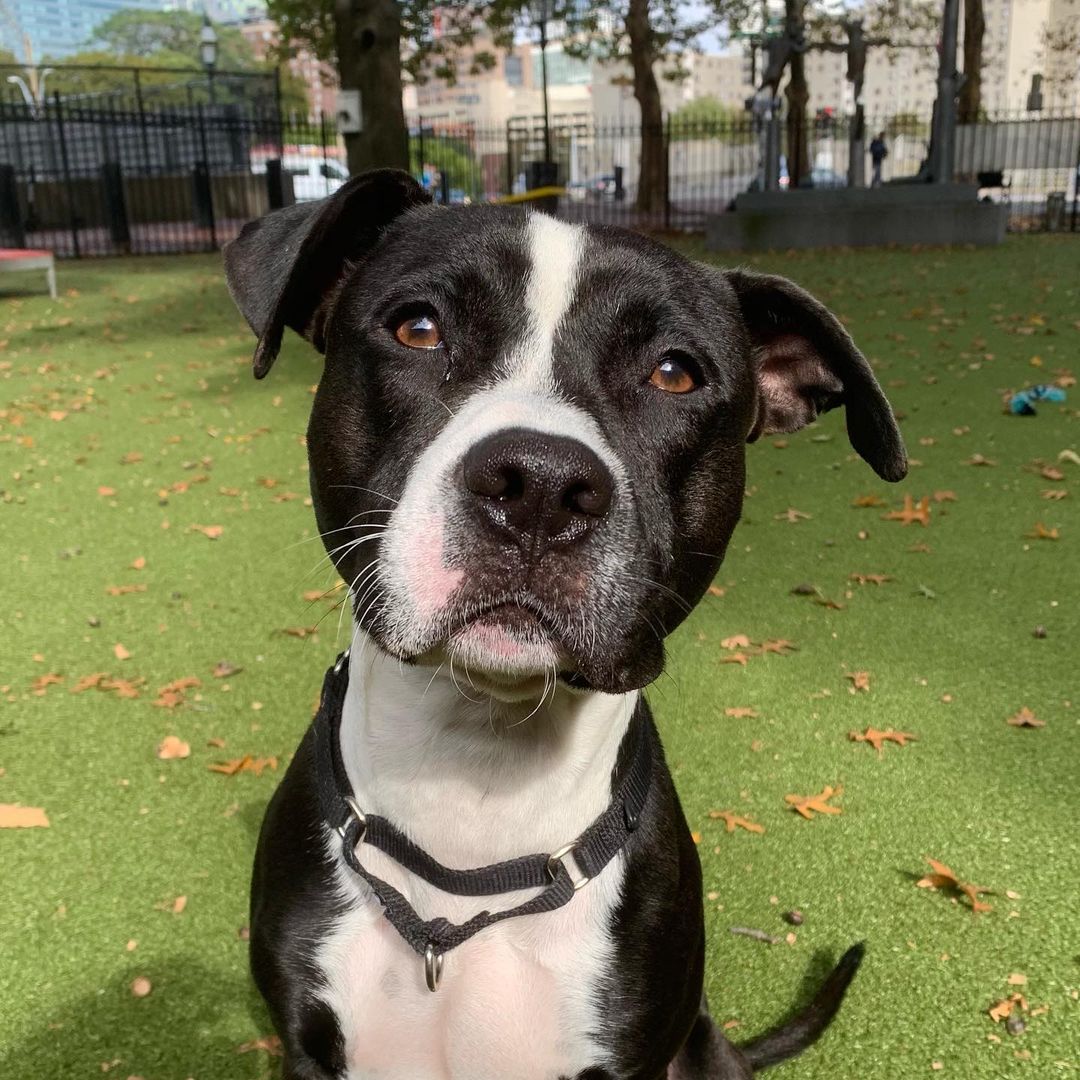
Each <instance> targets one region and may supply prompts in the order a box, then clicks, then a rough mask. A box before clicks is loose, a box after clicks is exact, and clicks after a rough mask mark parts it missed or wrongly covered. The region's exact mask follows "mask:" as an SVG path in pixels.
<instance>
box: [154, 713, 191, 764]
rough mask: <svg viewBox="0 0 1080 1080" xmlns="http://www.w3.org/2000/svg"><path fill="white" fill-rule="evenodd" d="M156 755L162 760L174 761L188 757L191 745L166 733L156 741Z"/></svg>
mask: <svg viewBox="0 0 1080 1080" xmlns="http://www.w3.org/2000/svg"><path fill="white" fill-rule="evenodd" d="M154 704H155V705H156V704H157V702H156V701H155V702H154ZM157 756H158V757H159V758H161V760H162V761H175V760H177V759H179V758H186V757H190V756H191V746H190V745H189V744H188V743H186V742H184V740H183V739H180V738H177V736H175V735H166V736H165V738H164V739H162V740H161V742H160V743H158V748H157Z"/></svg>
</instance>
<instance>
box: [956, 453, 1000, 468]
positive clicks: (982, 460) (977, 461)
mask: <svg viewBox="0 0 1080 1080" xmlns="http://www.w3.org/2000/svg"><path fill="white" fill-rule="evenodd" d="M964 464H965V465H982V466H983V467H985V468H991V469H992V468H993V467H994V466H995V465H996V464H997V462H996V461H991V460H990V459H989V458H988V457H983V456H982V454H972V455H971V457H969V458H968V459H967V461H965V462H964Z"/></svg>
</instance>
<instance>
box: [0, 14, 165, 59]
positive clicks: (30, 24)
mask: <svg viewBox="0 0 1080 1080" xmlns="http://www.w3.org/2000/svg"><path fill="white" fill-rule="evenodd" d="M131 8H141V9H142V10H144V11H162V10H164V9H165V0H3V5H2V7H0V47H3V48H5V49H9V50H10V51H11V52H13V53H14V54H15V55H16V57H18V59H19V60H20V61H24V62H26V63H34V62H37V61H39V60H40V59H41V58H42V57H43V56H48V57H50V58H56V59H60V58H62V57H64V56H70V55H71V54H72V53H74V52H78V51H79V50H80V49H85V48H86V47H87V45H88V44H89V42H90V41H91V39H92V38H93V36H94V30H95V28H96V27H98V26H99V25H100V24H101V23H103V22H104V21H105V20H106V19H107V18H109V16H110V15H115V14H116V13H117V12H118V11H125V10H128V9H131Z"/></svg>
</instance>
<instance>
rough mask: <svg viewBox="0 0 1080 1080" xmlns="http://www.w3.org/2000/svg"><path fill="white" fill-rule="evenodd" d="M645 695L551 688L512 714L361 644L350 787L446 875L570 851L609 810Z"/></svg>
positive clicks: (345, 746)
mask: <svg viewBox="0 0 1080 1080" xmlns="http://www.w3.org/2000/svg"><path fill="white" fill-rule="evenodd" d="M637 700H638V693H637V692H636V691H634V692H633V693H629V694H622V695H608V694H600V693H595V692H587V693H582V692H579V691H575V690H571V689H569V688H567V687H563V686H561V685H560V686H557V687H555V688H554V690H551V689H550V688H549V691H548V693H547V694H546V696H545V697H544V698H543V699H542V700H537V701H532V702H527V701H526V702H515V703H513V704H507V703H505V702H502V701H498V700H495V699H494V698H492V697H491V696H488V695H485V694H483V693H481V692H480V691H478V690H476V689H475V688H474V687H472V686H471V685H470V684H469V683H468V682H467V681H466V680H465V679H464V678H463V677H462V676H461V674H460V673H459V674H458V675H457V679H456V680H455V679H454V678H452V677H451V675H450V674H449V672H448V671H438V672H436V671H433V670H432V669H430V668H424V667H411V666H409V665H405V664H401V663H400V662H399V661H398V660H396V659H394V658H393V657H390V656H388V655H387V654H386V653H384V652H382V651H381V650H380V649H378V648H377V647H376V646H375V644H374V643H373V642H372V641H370V639H367V638H366V637H364V636H362V635H359V634H358V635H357V637H356V639H355V640H354V644H353V649H352V652H351V654H350V661H349V687H348V692H347V694H346V697H345V702H344V705H343V707H342V715H341V727H340V739H341V750H342V758H343V760H344V763H345V769H346V772H347V774H348V777H349V781H350V783H351V784H352V786H353V789H354V791H355V793H356V795H357V798H358V800H359V801H360V803H361V806H362V807H363V809H364V810H366V811H371V812H374V813H378V814H382V815H383V816H385V817H388V818H389V819H390V820H391V821H393V822H394V823H395V824H396V825H398V827H399V828H402V829H404V830H405V831H406V832H408V833H409V834H410V835H412V836H413V837H414V839H416V840H417V842H419V843H420V844H422V845H425V846H428V850H429V851H430V853H431V854H432V855H434V856H435V857H436V858H438V859H440V860H442V861H444V862H446V863H447V864H449V865H458V866H468V865H480V864H481V863H482V862H484V861H496V860H498V859H504V858H511V857H513V856H516V855H520V854H523V853H527V852H530V851H533V850H544V849H545V848H547V849H548V850H550V849H551V848H554V847H558V846H560V845H561V844H564V843H567V842H568V841H570V840H573V839H574V837H575V836H576V835H577V833H579V832H580V831H581V830H582V829H584V828H585V826H587V825H588V824H589V823H590V822H591V821H592V820H593V818H595V817H596V816H597V815H598V814H599V813H600V812H601V811H602V810H603V809H604V807H605V806H606V805H607V801H608V799H609V798H610V791H611V786H610V784H611V774H612V770H613V769H614V766H615V762H616V758H617V755H618V749H619V745H620V743H621V741H622V738H623V736H624V734H625V733H626V730H627V727H628V725H629V723H630V719H631V717H632V715H633V713H634V709H635V707H636V705H637Z"/></svg>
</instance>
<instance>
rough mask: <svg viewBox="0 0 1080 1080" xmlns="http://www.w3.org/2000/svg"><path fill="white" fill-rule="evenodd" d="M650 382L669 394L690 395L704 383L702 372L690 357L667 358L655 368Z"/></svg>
mask: <svg viewBox="0 0 1080 1080" xmlns="http://www.w3.org/2000/svg"><path fill="white" fill-rule="evenodd" d="M649 382H651V383H652V384H653V386H655V387H657V389H659V390H664V391H666V392H667V393H669V394H689V393H690V391H691V390H696V389H697V388H698V387H699V386H700V385H701V383H702V378H701V371H700V370H699V368H698V366H697V364H695V363H694V361H693V360H691V359H690V358H689V357H688V356H665V357H664V359H663V360H661V361H660V363H659V364H657V365H656V367H655V368H653V373H652V374H651V375H650V376H649Z"/></svg>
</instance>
